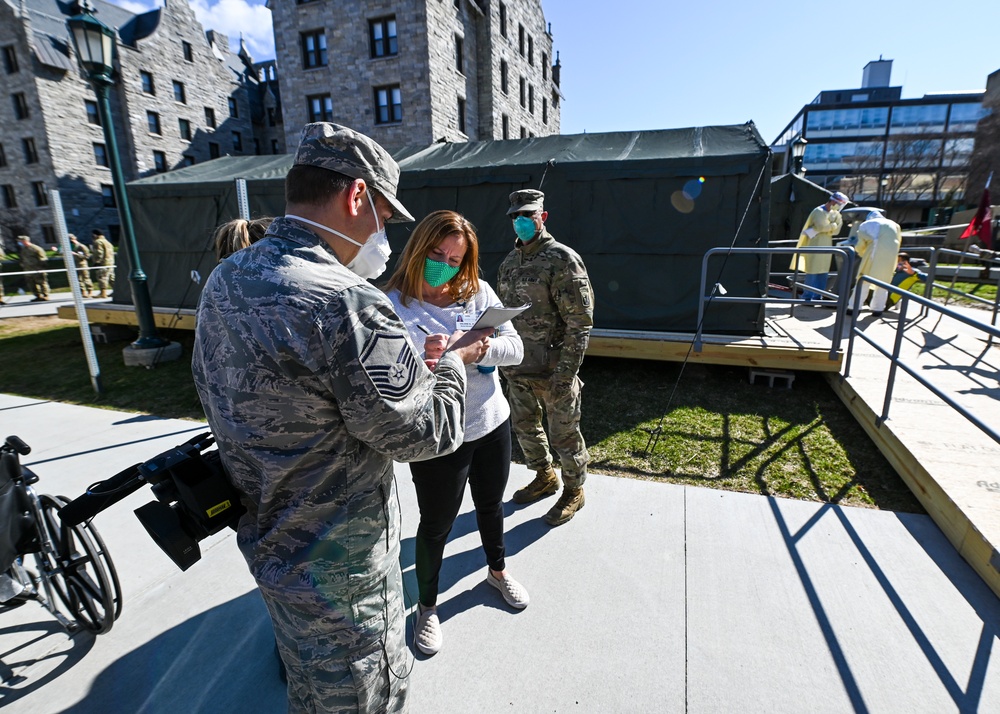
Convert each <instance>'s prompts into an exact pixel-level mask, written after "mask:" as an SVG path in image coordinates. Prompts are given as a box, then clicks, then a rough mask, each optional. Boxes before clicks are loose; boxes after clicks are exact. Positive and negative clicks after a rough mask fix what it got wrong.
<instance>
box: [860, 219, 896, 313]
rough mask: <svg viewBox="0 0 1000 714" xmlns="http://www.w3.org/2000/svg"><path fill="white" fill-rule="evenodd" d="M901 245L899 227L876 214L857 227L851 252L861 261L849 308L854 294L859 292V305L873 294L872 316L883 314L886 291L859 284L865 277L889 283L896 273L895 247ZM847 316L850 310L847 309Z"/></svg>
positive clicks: (869, 284)
mask: <svg viewBox="0 0 1000 714" xmlns="http://www.w3.org/2000/svg"><path fill="white" fill-rule="evenodd" d="M901 241H902V232H901V231H900V229H899V224H898V223H896V222H895V221H890V220H889V219H888V218H886V217H885V216H883V215H882V214H881V213H879V212H878V211H872V212H871V213H869V214H868V220H867V221H865V222H864V223H862V224H861V225H860V226H858V244H857V246H856V247H855V250H857V252H858V257H859V258H860V260H861V267H860V268H859V269H858V283H857V285H855V286H854V290H853V291H852V292H851V301H850V303H848V304H849V305H850V306H853V305H854V300H855V298H856V297H857V293H858V291H859V290H860V291H861V302H860V303H859V305H860V304H862V303H864V301H865V298H867V297H868V292H869V291H870V290H874V291H875V294H874V295H872V304H871V307H872V314H873V315H875V316H876V317H878V316H879V315H881V314H882V311H883V310H885V303H886V299H887V298H888V297H889V291H888V290H886V289H885V288H880V287H876V286H874V285H872V284H871V283H868V282H862V280H861V279H862V277H863V276H865V275H868V276H870V277H872V278H875V279H876V280H881V281H883V282H886V283H891V282H892V278H893V275H894V274H895V272H896V258H897V256H898V255H899V244H900V242H901ZM847 312H848V314H850V312H851V308H850V307H848V310H847Z"/></svg>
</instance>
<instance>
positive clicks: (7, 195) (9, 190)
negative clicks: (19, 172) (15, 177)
mask: <svg viewBox="0 0 1000 714" xmlns="http://www.w3.org/2000/svg"><path fill="white" fill-rule="evenodd" d="M3 205H4V206H5V207H6V208H17V194H16V193H14V187H13V186H11V185H10V184H9V183H5V184H4V185H3Z"/></svg>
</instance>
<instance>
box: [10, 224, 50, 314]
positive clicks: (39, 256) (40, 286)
mask: <svg viewBox="0 0 1000 714" xmlns="http://www.w3.org/2000/svg"><path fill="white" fill-rule="evenodd" d="M17 244H18V246H20V252H21V270H44V269H45V266H46V265H48V262H49V258H48V256H47V255H45V250H44V249H43V248H42V247H41V246H37V245H35V244H34V243H32V242H31V238H30V237H29V236H18V237H17ZM24 282H25V283H27V284H28V287H30V288H31V290H32V292H34V293H35V297H33V298H32V299H31V302H40V301H44V300H48V299H49V276H48V274H47V273H31V274H30V275H25V276H24Z"/></svg>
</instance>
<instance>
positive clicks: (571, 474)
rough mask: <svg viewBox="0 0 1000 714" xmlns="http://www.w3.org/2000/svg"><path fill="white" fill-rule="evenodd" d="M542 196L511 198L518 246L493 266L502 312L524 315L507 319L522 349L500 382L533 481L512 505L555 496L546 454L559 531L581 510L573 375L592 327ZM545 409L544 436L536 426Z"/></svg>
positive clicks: (580, 270) (578, 276) (589, 297)
mask: <svg viewBox="0 0 1000 714" xmlns="http://www.w3.org/2000/svg"><path fill="white" fill-rule="evenodd" d="M544 200H545V194H543V193H542V192H541V191H535V190H532V189H525V190H522V191H514V193H512V194H510V209H509V210H508V211H507V215H508V216H511V217H512V220H513V226H514V233H515V234H516V235H517V240H516V241H515V244H514V250H512V251H511V252H510V253H509V254H508V255H507V257H506V258H504V261H503V263H502V264H501V265H500V272H499V275H498V277H497V294H498V295H499V297H500V299H501V301H503V303H504V304H505V305H511V306H514V305H523V304H524V303H527V302H530V303H531V308H530V309H528V310H526V311H525V312H523V313H521V315H519V316H518V317H516V318H514V327H515V329H516V330H517V333H518V334H519V335H520V336H521V340H522V341H523V343H524V360H523V361H522V362H521V364H519V365H517V366H514V367H501V368H500V370H501V372H502V373H503V375H504V377H506V379H507V384H508V390H509V391H508V399H509V401H510V411H511V427H512V428H513V429H514V433H515V434H516V435H517V441H518V443H519V444H520V445H521V450H522V451H524V456H525V459H526V460H527V463H528V468H530V469H533V470H534V471H535V472H536V474H535V478H534V480H532V482H531V483H530V484H528V485H527V486H525V487H524V488H522V489H520V490H518V491H515V493H514V502H515V503H531V502H533V501H537V500H538V499H540V498H545V497H546V496H551V495H552V494H554V493H555V492H556V491H558V490H559V478H558V477H557V476H556V473H555V471H554V470H553V468H552V456H551V454H550V452H549V447H550V445H551V448H552V450H553V451H555V452H556V455H557V456H558V457H559V462H560V464H561V466H562V480H563V492H562V495H561V496H560V497H559V500H558V501H556V504H555V505H554V506H553V507H552V508H551V509H549V511H548V513H546V514H545V521H546V522H547V523H548V524H549V525H552V526H558V525H561V524H563V523H565V522H566V521H568V520H569V519H571V518H572V517H573V516H574V514H575V513H576V512H577V511H578V510H580V509H581V508H583V505H584V497H583V483H584V481H585V480H586V478H587V463H588V462H589V461H590V455H589V454H588V453H587V445H586V443H585V442H584V440H583V435H582V434H581V433H580V404H581V396H580V390H581V388H582V387H583V382H582V381H581V380H580V378H579V377H578V376H577V372H578V371H579V370H580V364H581V363H582V362H583V356H584V353H586V351H587V344H588V342H589V341H590V330H591V328H592V327H593V325H594V298H593V291H592V290H591V287H590V278H589V277H588V276H587V268H586V266H584V264H583V260H582V259H581V258H580V256H579V255H578V254H577V253H576V251H574V250H573V249H572V248H569V247H568V246H565V245H563V244H562V243H559V242H558V241H556V239H555V238H553V237H552V236H551V235H550V234H549V232H548V231H547V230H545V221H546V219H547V218H548V212H546V211H545V209H544ZM543 408H544V410H545V413H546V416H547V421H548V428H549V433H548V436H547V437H546V434H545V427H544V426H543V425H542V409H543Z"/></svg>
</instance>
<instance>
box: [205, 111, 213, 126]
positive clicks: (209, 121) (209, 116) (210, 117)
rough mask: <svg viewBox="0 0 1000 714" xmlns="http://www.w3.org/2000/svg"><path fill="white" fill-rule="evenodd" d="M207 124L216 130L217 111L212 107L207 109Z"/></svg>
mask: <svg viewBox="0 0 1000 714" xmlns="http://www.w3.org/2000/svg"><path fill="white" fill-rule="evenodd" d="M205 124H207V125H208V126H209V127H210V128H212V129H214V128H215V110H214V109H212V107H205Z"/></svg>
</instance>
